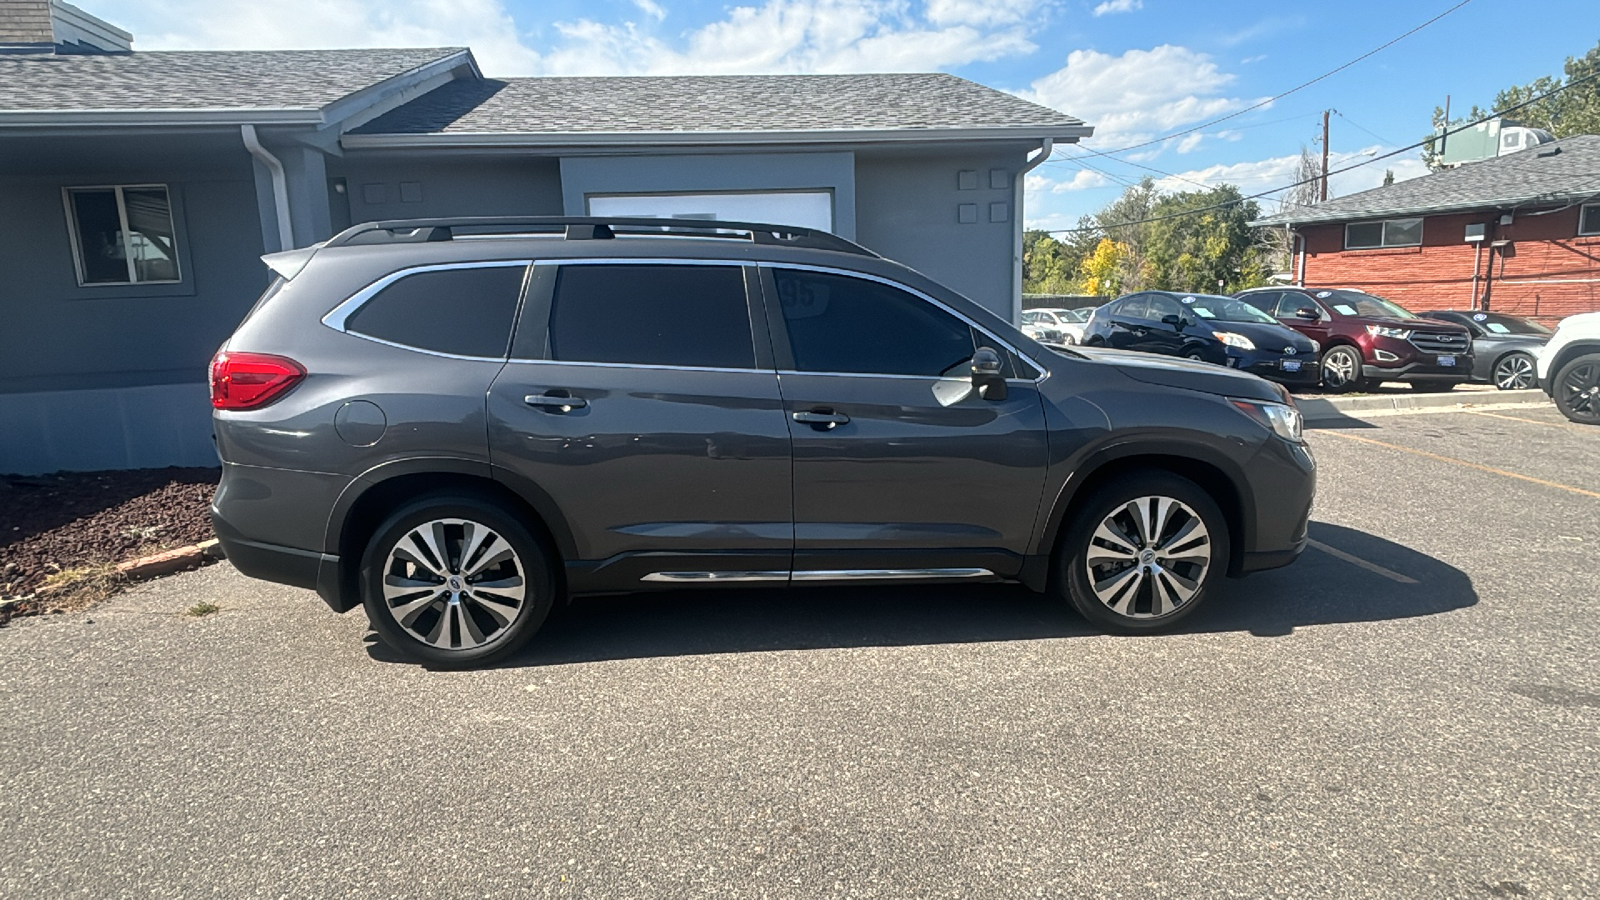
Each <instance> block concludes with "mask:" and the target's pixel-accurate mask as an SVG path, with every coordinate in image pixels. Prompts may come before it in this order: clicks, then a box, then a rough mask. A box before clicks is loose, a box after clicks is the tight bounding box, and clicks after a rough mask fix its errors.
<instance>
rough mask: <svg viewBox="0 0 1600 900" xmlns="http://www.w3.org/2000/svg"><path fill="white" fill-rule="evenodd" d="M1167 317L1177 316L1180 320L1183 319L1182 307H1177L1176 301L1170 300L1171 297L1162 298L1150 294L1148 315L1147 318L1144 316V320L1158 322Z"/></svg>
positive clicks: (1158, 295)
mask: <svg viewBox="0 0 1600 900" xmlns="http://www.w3.org/2000/svg"><path fill="white" fill-rule="evenodd" d="M1167 316H1177V317H1178V318H1180V319H1181V318H1183V307H1181V306H1179V305H1178V301H1176V300H1174V299H1172V298H1171V297H1163V296H1162V295H1160V294H1151V295H1150V313H1149V315H1148V316H1146V318H1148V319H1151V320H1153V321H1157V322H1159V321H1161V320H1162V319H1164V318H1166V317H1167Z"/></svg>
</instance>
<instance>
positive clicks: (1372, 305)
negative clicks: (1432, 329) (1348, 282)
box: [1315, 291, 1417, 319]
mask: <svg viewBox="0 0 1600 900" xmlns="http://www.w3.org/2000/svg"><path fill="white" fill-rule="evenodd" d="M1315 296H1316V298H1317V299H1318V300H1321V301H1322V302H1323V303H1326V304H1327V305H1328V306H1330V307H1332V308H1333V311H1334V312H1336V313H1338V314H1339V315H1341V316H1384V317H1387V318H1391V319H1415V318H1417V316H1416V315H1415V314H1414V313H1412V312H1411V311H1410V310H1408V309H1406V308H1405V307H1404V306H1401V305H1400V304H1398V303H1396V302H1394V301H1393V300H1385V299H1383V298H1382V297H1377V296H1374V295H1372V294H1367V293H1363V292H1361V291H1317V292H1316V294H1315Z"/></svg>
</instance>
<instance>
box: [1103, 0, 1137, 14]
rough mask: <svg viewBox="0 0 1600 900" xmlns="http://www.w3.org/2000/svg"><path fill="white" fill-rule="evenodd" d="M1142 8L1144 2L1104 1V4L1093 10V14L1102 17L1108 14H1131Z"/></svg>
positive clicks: (1134, 0) (1135, 0)
mask: <svg viewBox="0 0 1600 900" xmlns="http://www.w3.org/2000/svg"><path fill="white" fill-rule="evenodd" d="M1143 8H1144V0H1105V2H1104V3H1102V4H1100V5H1099V6H1096V7H1095V8H1094V14H1095V15H1096V16H1104V15H1108V14H1110V13H1125V12H1133V11H1134V10H1136V9H1143Z"/></svg>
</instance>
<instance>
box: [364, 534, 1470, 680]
mask: <svg viewBox="0 0 1600 900" xmlns="http://www.w3.org/2000/svg"><path fill="white" fill-rule="evenodd" d="M1311 538H1312V540H1314V541H1317V542H1319V543H1321V544H1323V545H1324V546H1327V547H1332V548H1334V549H1336V550H1338V551H1340V552H1342V553H1344V554H1347V555H1348V556H1351V557H1356V558H1358V559H1361V560H1363V561H1365V562H1366V563H1368V564H1370V565H1371V566H1376V567H1378V568H1379V569H1381V570H1384V571H1386V572H1388V573H1389V574H1382V573H1380V572H1378V571H1373V570H1371V569H1368V568H1363V567H1361V566H1360V565H1357V564H1355V563H1352V562H1349V561H1348V560H1346V559H1341V558H1339V557H1337V556H1333V555H1330V554H1329V553H1328V552H1326V551H1324V550H1320V549H1317V548H1316V547H1311V548H1308V549H1307V550H1306V552H1305V553H1304V554H1303V555H1302V556H1301V558H1300V559H1299V560H1297V561H1296V562H1295V563H1294V564H1293V565H1291V566H1289V567H1287V568H1284V569H1277V570H1274V571H1271V572H1262V573H1258V574H1255V575H1252V576H1250V577H1248V578H1245V579H1242V580H1241V579H1230V580H1228V581H1226V582H1224V584H1223V591H1222V593H1221V594H1220V595H1219V596H1217V597H1215V598H1213V599H1212V601H1211V602H1210V603H1208V604H1207V606H1206V607H1205V608H1204V609H1201V610H1200V611H1199V612H1197V613H1196V614H1195V615H1194V616H1193V617H1191V618H1190V619H1189V620H1188V621H1186V622H1184V623H1183V625H1181V626H1180V627H1179V628H1177V629H1176V630H1175V631H1174V633H1175V634H1179V635H1182V634H1193V633H1203V632H1225V631H1242V632H1248V633H1250V634H1252V635H1256V636H1258V637H1275V636H1281V635H1287V634H1290V633H1292V632H1293V631H1294V630H1295V629H1296V628H1300V627H1306V626H1312V625H1329V624H1335V623H1341V622H1377V621H1385V620H1390V619H1405V618H1412V617H1415V616H1427V615H1435V614H1438V613H1443V612H1449V611H1451V610H1455V609H1461V608H1463V607H1467V606H1471V605H1473V604H1475V603H1476V602H1477V600H1478V598H1477V593H1476V592H1475V591H1474V590H1473V587H1472V582H1471V580H1470V579H1469V578H1468V577H1467V575H1466V573H1464V572H1462V571H1461V570H1459V569H1456V568H1454V567H1452V566H1449V565H1447V564H1445V563H1443V562H1440V561H1439V560H1437V559H1434V558H1433V557H1430V556H1427V555H1426V554H1423V553H1419V552H1417V551H1415V550H1412V549H1410V548H1408V547H1404V546H1401V545H1399V544H1396V543H1393V542H1391V541H1387V540H1384V539H1382V538H1378V537H1375V536H1373V535H1370V534H1366V533H1364V532H1361V531H1356V530H1354V529H1350V528H1344V527H1341V526H1338V525H1330V524H1327V523H1323V522H1313V523H1312V525H1311ZM1396 576H1398V577H1399V578H1403V579H1409V581H1401V580H1396ZM1099 633H1100V632H1099V631H1097V630H1096V629H1095V628H1093V627H1092V626H1090V625H1089V624H1088V623H1087V622H1085V621H1084V620H1083V619H1082V618H1081V617H1079V616H1078V615H1077V614H1076V613H1075V612H1073V611H1071V610H1070V609H1068V608H1067V607H1066V606H1065V605H1064V604H1062V603H1059V602H1057V601H1055V600H1053V599H1052V598H1051V597H1050V596H1048V595H1042V594H1035V593H1033V592H1032V591H1030V590H1028V589H1027V588H1024V587H1021V586H1019V585H998V584H994V585H948V586H943V585H941V586H922V587H883V586H880V587H859V588H857V587H852V588H804V589H782V588H767V589H761V590H752V589H739V588H729V589H721V590H680V591H661V592H655V593H641V594H626V595H618V596H609V597H585V598H580V599H578V600H576V601H575V602H573V603H572V604H571V605H568V606H564V607H558V608H557V609H556V610H555V611H554V612H553V613H551V616H550V619H549V621H547V622H546V623H545V626H544V628H543V629H542V630H541V631H540V633H539V634H538V635H537V636H535V637H534V639H533V641H532V642H530V644H529V645H528V647H527V648H526V649H524V650H522V651H521V652H519V653H517V654H515V655H513V656H512V657H510V658H509V659H507V660H504V661H503V662H501V663H499V666H500V667H523V666H547V665H564V664H570V663H585V662H600V661H604V660H610V659H635V658H647V657H655V656H686V655H696V654H712V653H749V652H759V651H764V650H815V649H824V648H848V647H899V646H910V645H919V644H959V643H981V642H989V641H1026V640H1039V639H1046V638H1074V637H1084V636H1089V635H1096V634H1099ZM1127 639H1128V640H1161V639H1162V637H1161V636H1150V637H1139V638H1127ZM368 652H369V654H371V656H372V657H373V658H374V659H378V660H381V661H384V662H400V661H401V660H400V658H399V657H398V656H397V655H396V654H394V653H393V652H392V651H390V650H389V649H388V648H387V647H385V646H384V645H383V644H381V643H379V642H378V641H377V639H376V636H375V635H372V634H370V633H369V634H368Z"/></svg>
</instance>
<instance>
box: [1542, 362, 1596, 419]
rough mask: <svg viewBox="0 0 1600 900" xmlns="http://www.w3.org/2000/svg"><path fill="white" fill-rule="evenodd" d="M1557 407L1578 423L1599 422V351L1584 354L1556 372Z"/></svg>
mask: <svg viewBox="0 0 1600 900" xmlns="http://www.w3.org/2000/svg"><path fill="white" fill-rule="evenodd" d="M1552 387H1553V392H1552V394H1551V397H1552V398H1553V399H1554V400H1555V401H1556V409H1559V410H1561V414H1562V415H1563V416H1566V417H1567V418H1568V419H1571V420H1572V421H1574V422H1577V423H1578V424H1579V425H1600V353H1585V354H1584V355H1582V356H1580V357H1578V358H1576V359H1573V360H1571V361H1569V362H1568V363H1567V364H1566V365H1563V366H1562V367H1561V370H1560V371H1559V372H1557V373H1556V377H1555V382H1554V384H1553V385H1552Z"/></svg>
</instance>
